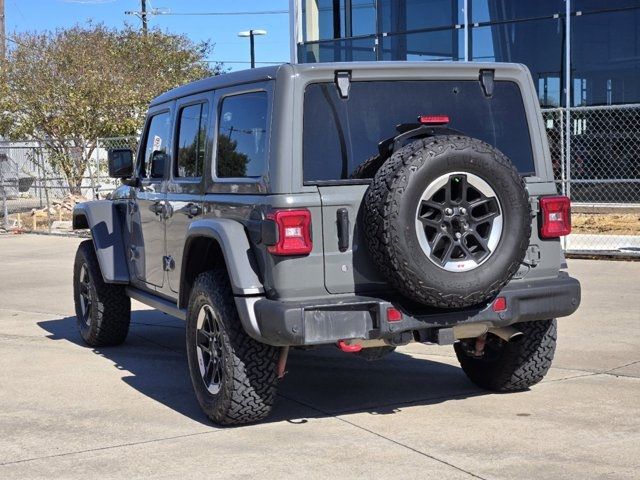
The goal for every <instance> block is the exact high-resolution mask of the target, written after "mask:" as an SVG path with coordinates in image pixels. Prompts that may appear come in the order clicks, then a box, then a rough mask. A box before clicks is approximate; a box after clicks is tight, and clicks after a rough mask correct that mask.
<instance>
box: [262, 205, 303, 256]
mask: <svg viewBox="0 0 640 480" xmlns="http://www.w3.org/2000/svg"><path fill="white" fill-rule="evenodd" d="M269 218H270V219H271V220H273V221H274V222H276V225H277V228H278V243H276V244H275V245H273V246H270V247H268V250H269V253H272V254H273V255H308V254H309V253H311V249H312V248H313V243H312V242H311V212H309V210H277V211H276V212H275V213H273V214H272V215H269Z"/></svg>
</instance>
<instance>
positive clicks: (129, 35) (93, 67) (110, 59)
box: [0, 25, 222, 193]
mask: <svg viewBox="0 0 640 480" xmlns="http://www.w3.org/2000/svg"><path fill="white" fill-rule="evenodd" d="M11 38H12V39H13V42H11V43H10V45H11V48H10V50H9V51H8V52H7V59H6V61H5V62H2V64H1V65H0V135H4V136H6V137H8V138H11V139H25V138H32V139H35V140H39V141H41V142H42V143H43V144H44V145H45V146H46V148H47V150H48V153H49V159H50V162H51V164H52V166H53V167H54V168H55V169H57V170H58V171H60V172H61V173H62V174H64V176H65V177H66V178H67V180H68V182H69V185H70V187H71V190H72V192H74V193H77V192H78V191H79V189H80V185H81V183H82V177H83V175H84V173H85V171H86V169H87V166H88V163H89V159H90V157H91V155H92V153H93V152H94V150H95V147H96V139H97V138H98V137H111V136H120V135H134V134H136V133H138V132H139V130H140V128H141V126H142V122H143V120H144V116H145V113H146V109H147V105H148V103H149V101H150V100H151V99H152V98H153V97H155V96H157V95H159V94H160V93H162V92H164V91H166V90H169V89H171V88H174V87H177V86H178V85H181V84H184V83H187V82H190V81H192V80H197V79H200V78H204V77H207V76H211V75H217V74H219V73H222V65H221V64H213V65H210V64H208V63H206V62H204V60H205V58H207V56H208V54H209V53H210V52H211V50H212V48H213V46H212V44H211V43H198V44H196V43H194V42H192V41H191V40H189V39H188V38H187V37H185V36H182V35H172V34H168V33H165V32H162V31H160V30H158V29H154V30H150V31H149V33H148V35H146V36H145V35H143V34H142V33H141V32H139V31H137V30H134V29H133V28H130V27H127V28H125V29H124V30H117V29H112V28H108V27H105V26H104V25H88V26H76V27H74V28H70V29H63V30H56V31H53V32H50V31H47V32H38V33H20V34H16V35H13V36H12V37H11Z"/></svg>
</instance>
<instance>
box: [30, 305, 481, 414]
mask: <svg viewBox="0 0 640 480" xmlns="http://www.w3.org/2000/svg"><path fill="white" fill-rule="evenodd" d="M131 322H132V323H131V329H130V333H129V336H128V337H127V340H126V342H125V343H124V344H123V345H121V346H118V347H104V348H95V349H93V352H94V353H95V354H97V355H100V356H102V357H104V358H105V359H108V360H109V361H111V362H113V364H114V366H115V368H117V369H118V370H120V371H122V380H123V381H124V382H125V383H126V384H127V385H129V386H130V387H132V388H134V389H136V390H137V391H139V392H140V393H142V394H144V395H146V396H148V397H149V398H152V399H154V400H156V401H158V402H160V403H162V404H163V405H165V406H167V407H169V408H171V409H173V410H174V411H176V412H178V413H180V414H182V415H185V416H186V417H189V418H190V419H193V420H195V421H198V422H200V423H202V424H205V425H211V423H210V422H209V420H208V419H207V418H206V417H205V415H204V414H203V413H202V411H201V410H200V407H199V405H198V403H197V401H196V399H195V395H194V394H193V389H192V385H191V380H190V377H189V372H188V366H187V360H186V353H185V337H184V322H183V321H181V320H177V319H174V318H173V317H170V316H168V315H165V314H163V313H161V312H158V311H156V310H138V311H134V312H132V320H131ZM38 325H39V326H40V327H41V328H43V329H44V330H45V331H46V332H48V335H47V337H48V338H50V339H51V340H54V341H61V340H64V341H68V342H72V343H74V344H77V345H81V346H85V344H84V343H83V341H82V338H81V337H80V334H79V333H78V330H77V327H76V318H75V317H66V318H61V319H56V320H47V321H42V322H38ZM87 348H88V347H87ZM445 349H446V347H443V354H446V353H448V352H450V350H449V351H447V350H445ZM449 363H453V361H452V359H451V358H450V357H449V358H447V357H443V362H436V361H433V360H430V359H427V358H420V357H414V356H410V355H407V354H403V353H399V352H394V353H392V354H390V355H388V356H386V357H385V358H384V359H381V360H378V361H374V362H371V361H366V360H363V359H361V358H357V357H356V356H355V355H353V354H347V353H343V352H341V351H339V350H338V349H336V348H334V347H324V348H318V349H313V350H306V351H302V350H293V351H291V353H290V355H289V361H288V363H287V374H286V376H285V378H284V379H283V380H282V381H281V383H280V385H279V389H278V400H277V402H276V406H275V408H274V411H273V413H272V415H271V416H270V417H269V418H268V419H267V422H280V421H288V422H291V423H305V422H306V421H307V420H306V419H308V418H316V417H326V416H334V415H337V414H343V413H359V412H362V413H369V414H371V415H388V414H393V413H395V412H397V411H398V410H399V409H400V408H403V407H411V406H426V405H432V404H437V403H442V402H447V401H451V400H457V399H463V398H468V397H472V396H477V395H482V394H484V392H483V391H481V390H479V389H478V388H476V387H474V386H473V385H472V384H471V383H470V382H469V381H468V380H467V378H466V376H465V375H464V373H463V372H462V370H461V369H460V368H458V367H457V365H456V366H454V365H449Z"/></svg>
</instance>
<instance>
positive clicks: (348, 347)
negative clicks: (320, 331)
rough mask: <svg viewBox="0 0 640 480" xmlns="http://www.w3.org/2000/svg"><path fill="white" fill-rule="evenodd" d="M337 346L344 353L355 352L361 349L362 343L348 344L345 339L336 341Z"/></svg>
mask: <svg viewBox="0 0 640 480" xmlns="http://www.w3.org/2000/svg"><path fill="white" fill-rule="evenodd" d="M338 348H339V349H340V350H342V351H343V352H346V353H356V352H359V351H360V350H362V345H359V344H357V343H354V344H348V343H347V342H346V340H340V341H338Z"/></svg>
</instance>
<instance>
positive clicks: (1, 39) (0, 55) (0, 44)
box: [0, 0, 7, 62]
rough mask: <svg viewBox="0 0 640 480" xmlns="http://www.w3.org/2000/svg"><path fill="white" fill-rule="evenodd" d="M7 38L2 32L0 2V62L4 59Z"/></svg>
mask: <svg viewBox="0 0 640 480" xmlns="http://www.w3.org/2000/svg"><path fill="white" fill-rule="evenodd" d="M6 45H7V37H5V30H4V0H0V62H4V59H5V58H6Z"/></svg>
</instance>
